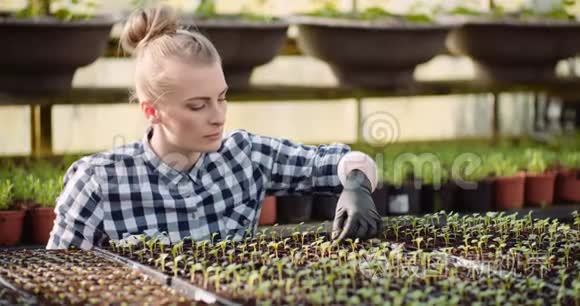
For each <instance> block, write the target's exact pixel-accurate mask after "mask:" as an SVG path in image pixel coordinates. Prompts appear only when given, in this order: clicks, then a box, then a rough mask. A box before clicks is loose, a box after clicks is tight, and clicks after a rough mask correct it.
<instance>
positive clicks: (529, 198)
mask: <svg viewBox="0 0 580 306" xmlns="http://www.w3.org/2000/svg"><path fill="white" fill-rule="evenodd" d="M555 185H556V174H555V173H553V172H546V173H541V174H530V173H528V174H526V188H525V189H526V191H525V192H526V204H529V205H540V206H543V205H551V204H552V203H553V202H554V187H555Z"/></svg>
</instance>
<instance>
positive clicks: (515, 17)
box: [447, 2, 580, 82]
mask: <svg viewBox="0 0 580 306" xmlns="http://www.w3.org/2000/svg"><path fill="white" fill-rule="evenodd" d="M451 13H452V14H454V15H462V16H467V17H466V22H464V23H463V25H462V26H460V27H456V28H455V29H453V30H452V31H451V32H450V34H449V37H448V39H447V45H448V48H449V50H450V51H451V52H452V53H455V54H458V55H465V56H469V57H471V58H472V59H473V61H474V62H475V66H476V73H477V77H478V79H480V80H482V81H484V82H543V81H549V80H553V79H555V78H556V73H555V67H556V64H557V62H558V61H560V60H562V59H566V58H569V57H573V56H574V55H576V54H577V53H578V52H579V51H580V43H579V42H578V40H577V39H576V38H577V37H578V36H579V35H580V23H578V22H577V21H576V20H574V19H573V18H572V17H571V16H570V15H569V14H568V13H567V12H566V7H565V6H564V2H562V4H561V5H558V6H555V7H554V8H553V9H552V10H550V11H538V10H535V9H534V8H533V7H530V8H524V9H522V10H520V11H518V12H510V13H506V12H504V11H503V9H502V8H501V7H500V6H497V5H496V6H494V8H493V9H492V10H491V11H490V12H479V11H474V10H468V9H465V8H462V7H459V8H456V9H454V10H453V11H452V12H451Z"/></svg>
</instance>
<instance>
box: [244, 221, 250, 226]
mask: <svg viewBox="0 0 580 306" xmlns="http://www.w3.org/2000/svg"><path fill="white" fill-rule="evenodd" d="M242 223H243V224H244V226H248V225H249V224H250V220H244V222H242Z"/></svg>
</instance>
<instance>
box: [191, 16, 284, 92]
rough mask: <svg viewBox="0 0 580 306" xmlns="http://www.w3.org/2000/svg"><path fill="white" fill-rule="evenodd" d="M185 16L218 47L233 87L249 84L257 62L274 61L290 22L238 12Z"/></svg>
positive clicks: (244, 86)
mask: <svg viewBox="0 0 580 306" xmlns="http://www.w3.org/2000/svg"><path fill="white" fill-rule="evenodd" d="M190 18H191V19H186V18H184V19H183V20H182V22H183V23H184V24H186V25H190V26H191V27H192V28H194V29H196V30H198V31H200V32H201V33H203V34H204V35H206V36H207V38H209V40H211V42H212V43H213V44H214V45H215V47H216V49H217V50H218V52H219V54H220V56H221V59H222V66H223V69H224V74H225V76H226V81H227V82H228V86H229V87H230V88H236V89H241V88H246V87H248V86H249V84H250V77H251V75H252V71H253V69H254V68H255V67H256V66H260V65H263V64H266V63H267V62H269V61H271V60H272V59H273V58H274V57H275V56H276V55H277V54H278V52H279V51H280V49H281V48H282V47H283V46H284V42H285V41H286V32H287V30H288V23H287V22H286V21H283V20H273V21H270V22H260V21H248V20H243V19H241V18H238V17H236V16H227V15H224V16H219V17H217V18H211V19H199V18H193V17H190Z"/></svg>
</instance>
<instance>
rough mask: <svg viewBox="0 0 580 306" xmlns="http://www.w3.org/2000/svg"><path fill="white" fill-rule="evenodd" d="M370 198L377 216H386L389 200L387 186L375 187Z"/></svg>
mask: <svg viewBox="0 0 580 306" xmlns="http://www.w3.org/2000/svg"><path fill="white" fill-rule="evenodd" d="M371 196H372V197H373V201H374V202H375V206H376V208H377V212H378V213H379V215H381V216H386V215H387V214H388V211H387V206H388V203H387V200H388V198H389V185H387V184H381V185H379V186H377V188H376V189H375V191H374V192H373V193H372V195H371Z"/></svg>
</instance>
